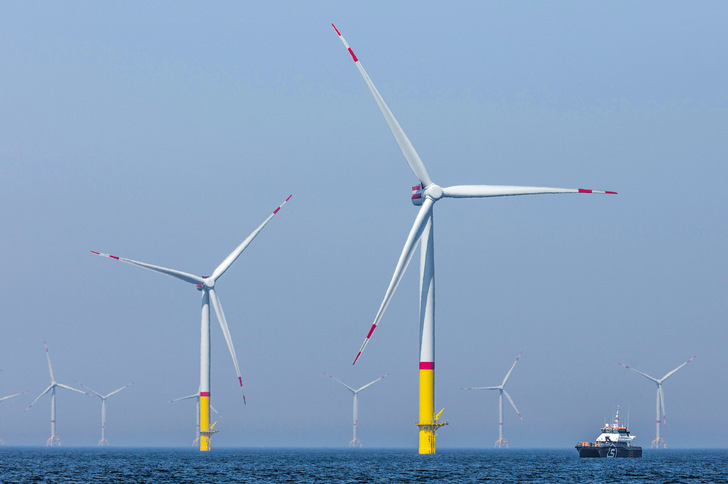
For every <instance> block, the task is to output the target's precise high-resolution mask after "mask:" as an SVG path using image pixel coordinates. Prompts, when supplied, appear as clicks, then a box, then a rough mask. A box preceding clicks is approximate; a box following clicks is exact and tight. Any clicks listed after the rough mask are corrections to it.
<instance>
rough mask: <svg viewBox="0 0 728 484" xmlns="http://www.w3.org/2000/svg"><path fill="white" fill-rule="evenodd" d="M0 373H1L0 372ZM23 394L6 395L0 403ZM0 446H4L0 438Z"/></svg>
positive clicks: (0, 399)
mask: <svg viewBox="0 0 728 484" xmlns="http://www.w3.org/2000/svg"><path fill="white" fill-rule="evenodd" d="M0 371H2V370H0ZM23 393H25V392H20V393H15V394H13V395H8V396H7V397H2V398H0V403H2V402H4V401H5V400H10V399H11V398H15V397H17V396H19V395H22V394H23ZM0 445H5V441H4V440H3V439H2V437H0Z"/></svg>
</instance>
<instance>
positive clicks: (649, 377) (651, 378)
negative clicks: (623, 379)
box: [618, 363, 660, 383]
mask: <svg viewBox="0 0 728 484" xmlns="http://www.w3.org/2000/svg"><path fill="white" fill-rule="evenodd" d="M618 364H619V365H622V366H623V367H625V368H627V369H628V370H632V371H634V372H637V373H639V374H640V375H642V376H643V377H645V378H647V379H648V380H650V381H653V382H655V383H660V381H659V380H658V379H657V378H653V377H651V376H650V375H648V374H647V373H642V372H641V371H639V370H635V369H634V368H632V367H631V366H627V365H625V364H624V363H618Z"/></svg>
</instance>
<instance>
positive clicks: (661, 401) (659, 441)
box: [619, 355, 697, 449]
mask: <svg viewBox="0 0 728 484" xmlns="http://www.w3.org/2000/svg"><path fill="white" fill-rule="evenodd" d="M696 356H697V355H696ZM694 359H695V356H693V357H692V358H690V359H689V360H688V361H686V362H685V363H683V364H682V365H680V366H678V367H677V368H675V369H674V370H672V371H669V372H667V374H665V376H663V377H662V378H660V379H657V378H655V377H652V376H650V375H648V374H647V373H642V372H641V371H639V370H636V369H634V368H632V367H630V366H627V365H625V364H624V363H619V364H620V365H622V366H623V367H625V368H627V369H628V370H632V371H634V372H637V373H639V374H640V375H642V376H643V377H645V378H647V379H648V380H650V381H651V382H653V383H655V384H656V385H657V402H656V404H655V407H656V408H655V411H656V413H657V417H656V418H655V429H656V434H655V440H653V441H652V444H651V445H650V447H651V448H658V449H659V448H660V447H663V448H665V447H667V444H666V443H665V440H664V439H663V438H662V437H660V423H662V424H663V425H666V424H667V417H666V416H665V394H664V393H663V392H662V384H663V383H664V382H665V380H667V379H668V378H669V377H671V376H672V375H673V374H674V373H675V372H676V371H677V370H679V369H680V368H682V367H683V366H685V365H687V364H688V363H690V362H691V361H693V360H694ZM660 410H662V419H660Z"/></svg>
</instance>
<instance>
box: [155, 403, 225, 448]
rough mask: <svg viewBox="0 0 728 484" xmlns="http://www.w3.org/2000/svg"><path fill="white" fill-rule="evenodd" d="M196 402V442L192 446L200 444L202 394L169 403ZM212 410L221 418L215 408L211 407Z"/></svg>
mask: <svg viewBox="0 0 728 484" xmlns="http://www.w3.org/2000/svg"><path fill="white" fill-rule="evenodd" d="M192 399H194V400H195V403H196V405H195V408H196V415H197V425H196V426H195V440H193V441H192V445H194V446H197V445H198V444H199V443H200V394H199V393H193V394H192V395H187V396H186V397H179V398H175V399H174V400H170V401H169V402H167V403H174V402H179V401H180V400H192ZM210 410H212V411H213V412H215V414H216V415H217V416H218V417H220V413H219V412H218V411H217V410H215V407H213V406H212V405H210ZM212 426H213V427H214V426H215V424H214V423H213V424H212Z"/></svg>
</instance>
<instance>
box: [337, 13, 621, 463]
mask: <svg viewBox="0 0 728 484" xmlns="http://www.w3.org/2000/svg"><path fill="white" fill-rule="evenodd" d="M332 26H333V27H334V30H336V33H337V34H338V36H339V39H341V42H342V43H343V44H344V47H345V48H346V49H347V50H348V52H349V54H351V57H352V59H353V60H354V63H355V64H356V67H357V68H358V69H359V73H360V74H361V75H362V77H363V78H364V82H366V84H367V86H368V87H369V90H370V91H371V93H372V95H373V96H374V99H375V101H376V103H377V105H378V106H379V109H380V110H381V112H382V114H383V115H384V119H385V120H386V121H387V124H388V125H389V129H390V130H391V131H392V134H393V135H394V138H395V140H396V141H397V144H398V145H399V148H400V150H402V154H403V155H404V157H405V159H406V160H407V163H408V164H409V167H410V169H411V170H412V172H413V173H414V175H415V177H417V180H418V181H419V185H417V186H414V187H412V197H411V199H412V203H413V204H414V205H416V206H418V207H420V209H419V212H418V213H417V217H416V218H415V222H414V225H413V226H412V229H411V230H410V232H409V235H408V236H407V240H406V242H405V244H404V248H403V249H402V253H401V255H400V257H399V261H398V262H397V266H396V268H395V270H394V275H393V276H392V280H391V282H390V283H389V287H388V288H387V292H386V293H385V295H384V300H383V301H382V304H381V305H380V307H379V311H377V314H376V316H375V318H374V322H373V323H372V325H371V328H370V329H369V332H368V333H367V336H366V338H365V339H364V343H363V344H362V345H361V348H360V349H359V353H358V354H357V355H356V358H355V359H354V363H356V360H357V359H359V356H361V353H362V351H363V350H364V348H365V347H366V345H367V343H368V342H369V339H370V338H371V336H372V333H373V332H374V330H375V329H376V327H377V325H378V324H379V322H380V320H381V318H382V316H383V314H384V311H385V310H386V309H387V306H388V305H389V302H390V300H391V298H392V295H393V294H394V292H395V290H396V289H397V286H398V285H399V282H400V280H401V279H402V276H403V275H404V272H405V270H406V268H407V265H408V264H409V262H410V260H411V258H412V255H413V254H414V251H415V249H416V248H417V243H418V241H421V242H422V243H421V252H420V254H421V256H420V307H419V309H420V316H419V319H420V362H419V372H420V405H419V406H420V408H419V422H418V423H417V425H418V427H419V429H420V430H419V453H420V454H433V453H435V432H436V430H437V429H438V428H439V427H440V426H442V425H445V423H440V422H439V415H441V414H442V411H440V412H439V413H438V414H437V415H435V247H434V223H433V207H434V205H435V203H436V202H437V201H438V200H440V199H442V198H485V197H503V196H510V195H538V194H546V193H616V192H605V191H596V190H585V189H580V188H550V187H523V186H500V185H457V186H451V187H445V188H443V187H440V186H439V185H437V184H435V183H434V182H433V181H432V179H431V178H430V175H429V173H428V172H427V169H426V168H425V165H424V163H422V160H421V159H420V157H419V155H418V154H417V152H416V151H415V148H414V146H412V143H411V142H410V140H409V139H408V138H407V135H406V134H405V133H404V130H402V128H401V126H400V125H399V123H398V122H397V120H396V119H395V117H394V115H393V114H392V112H391V111H390V110H389V108H388V107H387V105H386V103H385V102H384V99H382V96H381V95H380V94H379V92H378V91H377V88H376V87H374V84H373V83H372V80H371V79H370V78H369V75H368V74H367V73H366V71H365V70H364V68H363V67H362V65H361V62H359V59H358V58H357V57H356V55H355V54H354V51H353V50H352V49H351V47H349V44H348V43H347V42H346V40H345V39H344V37H343V36H342V35H341V32H339V30H338V29H337V28H336V26H334V25H333V24H332Z"/></svg>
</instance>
